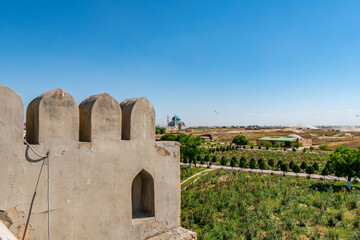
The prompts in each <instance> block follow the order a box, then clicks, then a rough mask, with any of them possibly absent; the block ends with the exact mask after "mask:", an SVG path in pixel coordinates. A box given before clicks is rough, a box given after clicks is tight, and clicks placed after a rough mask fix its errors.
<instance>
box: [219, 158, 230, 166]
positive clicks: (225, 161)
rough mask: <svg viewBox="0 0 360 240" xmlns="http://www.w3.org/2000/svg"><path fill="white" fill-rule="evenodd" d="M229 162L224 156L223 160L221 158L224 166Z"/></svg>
mask: <svg viewBox="0 0 360 240" xmlns="http://www.w3.org/2000/svg"><path fill="white" fill-rule="evenodd" d="M227 162H228V160H227V159H226V158H225V157H224V156H223V157H222V158H221V160H220V164H221V165H222V166H226V165H227Z"/></svg>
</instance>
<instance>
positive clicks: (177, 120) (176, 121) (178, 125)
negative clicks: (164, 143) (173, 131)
mask: <svg viewBox="0 0 360 240" xmlns="http://www.w3.org/2000/svg"><path fill="white" fill-rule="evenodd" d="M168 126H169V127H175V128H177V129H178V130H181V129H184V128H186V125H185V123H184V122H183V121H181V118H180V117H179V116H177V115H175V116H174V117H173V118H172V119H171V122H169V121H168Z"/></svg>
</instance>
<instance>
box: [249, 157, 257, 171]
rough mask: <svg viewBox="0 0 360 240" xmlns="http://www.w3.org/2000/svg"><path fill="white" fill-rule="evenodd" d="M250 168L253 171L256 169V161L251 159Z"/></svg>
mask: <svg viewBox="0 0 360 240" xmlns="http://www.w3.org/2000/svg"><path fill="white" fill-rule="evenodd" d="M249 168H251V169H254V168H256V161H255V159H253V158H252V159H251V160H250V162H249Z"/></svg>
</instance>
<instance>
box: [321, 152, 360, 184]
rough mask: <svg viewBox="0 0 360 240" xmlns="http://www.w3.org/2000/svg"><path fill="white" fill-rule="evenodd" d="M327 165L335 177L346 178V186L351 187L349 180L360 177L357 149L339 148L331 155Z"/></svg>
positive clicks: (359, 158) (359, 160) (359, 153)
mask: <svg viewBox="0 0 360 240" xmlns="http://www.w3.org/2000/svg"><path fill="white" fill-rule="evenodd" d="M327 165H328V167H330V168H332V169H331V171H332V172H334V173H335V175H336V176H337V177H347V178H348V181H349V183H348V184H349V185H348V186H349V187H351V179H352V178H353V177H360V152H359V150H357V149H353V148H349V147H346V146H339V147H337V148H336V149H335V151H334V153H333V154H331V156H330V160H329V164H327ZM329 170H330V169H329Z"/></svg>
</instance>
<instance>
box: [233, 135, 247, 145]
mask: <svg viewBox="0 0 360 240" xmlns="http://www.w3.org/2000/svg"><path fill="white" fill-rule="evenodd" d="M232 143H235V144H236V145H248V144H249V140H248V139H247V138H246V137H245V136H244V135H237V136H235V137H234V138H233V140H232Z"/></svg>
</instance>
